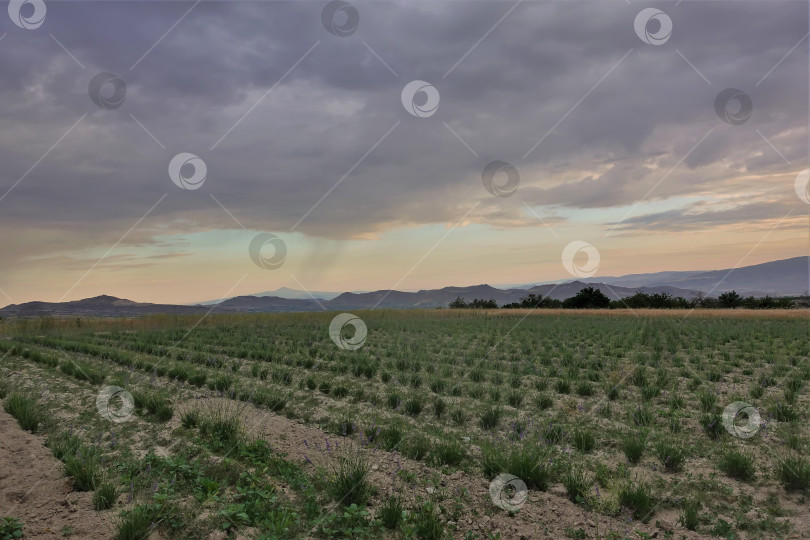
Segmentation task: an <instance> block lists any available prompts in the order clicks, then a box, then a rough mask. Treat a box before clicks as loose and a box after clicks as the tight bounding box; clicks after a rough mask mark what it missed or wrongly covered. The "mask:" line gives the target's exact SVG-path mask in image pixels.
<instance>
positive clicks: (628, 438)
mask: <svg viewBox="0 0 810 540" xmlns="http://www.w3.org/2000/svg"><path fill="white" fill-rule="evenodd" d="M620 444H621V449H622V452H624V455H625V457H626V458H627V461H629V462H630V463H632V464H633V465H636V464H637V463H638V462H639V461H641V457H642V456H643V455H644V449H645V447H646V446H647V434H646V433H641V432H628V433H627V434H625V435H624V436H623V437H622V440H621V443H620Z"/></svg>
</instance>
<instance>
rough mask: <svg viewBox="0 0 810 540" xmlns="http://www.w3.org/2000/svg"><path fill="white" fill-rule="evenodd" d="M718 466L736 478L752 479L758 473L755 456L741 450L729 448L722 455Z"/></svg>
mask: <svg viewBox="0 0 810 540" xmlns="http://www.w3.org/2000/svg"><path fill="white" fill-rule="evenodd" d="M717 466H718V468H719V469H720V470H721V471H723V472H724V473H726V474H727V475H729V476H730V477H732V478H734V479H736V480H742V481H746V482H748V481H751V480H753V479H754V476H755V475H756V469H755V467H754V458H753V457H751V456H750V455H749V454H747V453H744V452H741V451H739V450H734V449H729V450H726V451H725V452H723V453H722V454H721V455H720V461H719V463H718V465H717Z"/></svg>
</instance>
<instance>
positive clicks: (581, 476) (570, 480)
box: [562, 467, 594, 502]
mask: <svg viewBox="0 0 810 540" xmlns="http://www.w3.org/2000/svg"><path fill="white" fill-rule="evenodd" d="M562 483H563V487H565V492H566V493H567V494H568V498H569V499H571V500H572V501H574V502H584V501H585V498H586V496H587V495H588V492H589V491H590V490H591V487H592V486H593V483H594V480H593V477H592V476H591V475H589V474H588V473H587V472H585V471H584V470H582V469H581V468H578V467H571V468H569V469H568V470H567V471H566V472H565V473H564V474H563V477H562Z"/></svg>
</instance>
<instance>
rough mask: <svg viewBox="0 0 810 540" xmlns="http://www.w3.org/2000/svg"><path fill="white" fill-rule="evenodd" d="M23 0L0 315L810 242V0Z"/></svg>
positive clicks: (6, 97)
mask: <svg viewBox="0 0 810 540" xmlns="http://www.w3.org/2000/svg"><path fill="white" fill-rule="evenodd" d="M38 2H39V3H38V4H37V3H33V2H28V3H26V4H22V2H21V0H19V1H17V2H11V4H10V5H9V16H8V17H6V16H5V14H3V13H0V36H2V38H0V72H1V73H2V76H1V77H0V103H2V105H0V116H1V118H0V163H2V166H0V253H2V256H1V257H0V290H2V292H0V304H6V303H20V302H24V301H29V300H49V301H56V300H70V299H77V298H82V297H87V296H94V295H98V294H102V293H105V294H112V295H116V296H121V297H126V298H131V299H134V300H139V301H152V302H194V301H200V300H207V299H211V298H218V297H222V296H226V295H227V296H232V295H236V294H248V293H252V292H258V291H264V290H271V289H275V288H277V287H280V286H288V287H291V288H297V289H303V288H307V289H310V290H374V289H387V288H398V289H407V290H413V289H419V288H434V287H441V286H446V285H468V284H478V283H490V284H507V283H526V282H534V281H549V280H554V279H567V278H570V277H571V275H570V274H569V273H568V272H567V271H566V268H565V266H564V264H563V263H562V261H561V257H562V254H563V251H564V248H565V247H566V246H567V245H569V244H570V243H571V242H574V241H581V242H587V243H588V244H590V245H591V246H593V249H594V250H595V252H598V254H599V264H598V268H597V269H596V271H595V272H596V273H595V275H597V276H599V275H619V274H625V273H636V272H652V271H660V270H692V269H713V268H727V267H731V266H735V265H738V264H742V265H747V264H755V263H759V262H764V261H768V260H774V259H779V258H787V257H793V256H798V255H802V254H807V252H808V208H810V207H809V206H808V205H807V204H806V203H805V202H804V201H803V200H802V198H801V197H800V193H797V191H796V189H795V186H796V182H795V180H796V178H797V175H798V174H799V173H800V172H801V171H803V170H804V169H806V168H807V167H808V148H809V147H808V39H807V32H808V4H807V3H806V2H801V1H800V2H771V1H767V2H766V1H745V2H723V1H697V0H692V1H690V0H686V1H682V2H658V3H656V4H644V3H641V2H639V1H638V0H630V1H629V2H625V1H621V0H620V1H599V2H587V1H578V0H577V1H567V2H546V1H538V0H525V1H522V2H517V3H515V2H502V1H493V2H486V1H460V0H456V1H437V0H430V1H425V2H419V1H414V0H407V1H373V2H361V1H354V0H353V1H352V3H351V4H346V3H327V2H318V1H296V2H279V1H264V2H261V1H229V2H212V1H202V2H197V3H193V2H138V3H129V2H75V1H61V2H57V1H47V0H45V1H44V2H43V1H42V0H38ZM21 4H22V5H21ZM649 8H653V9H649ZM645 10H646V11H645ZM43 15H44V18H43ZM645 22H646V24H645ZM670 25H671V28H670ZM105 73H106V74H108V75H103V74H105ZM99 74H102V75H99ZM412 81H422V82H417V83H414V84H410V83H411V82H412ZM412 88H419V89H421V91H418V92H415V91H409V90H410V89H412ZM726 89H736V90H737V92H730V93H729V92H726V93H723V91H724V90H726ZM124 92H125V93H124ZM728 95H733V97H731V98H723V96H728ZM718 96H720V97H719V98H718ZM437 99H438V105H437V104H436V100H437ZM181 153H186V154H184V155H181V157H180V158H177V159H176V160H175V162H176V163H177V165H176V167H175V169H173V171H170V170H169V169H170V163H172V162H173V158H174V157H175V156H177V155H178V154H181ZM190 154H193V156H196V158H195V157H193V156H190ZM189 160H190V161H189ZM495 161H498V162H501V164H500V166H491V167H490V169H496V170H497V171H498V172H496V173H495V174H494V176H491V178H492V182H490V185H489V186H486V185H485V184H486V181H485V180H483V179H482V172H483V171H485V169H487V166H488V164H490V163H492V162H495ZM184 162H186V164H185V165H184V166H182V167H180V165H182V164H183V163H184ZM203 164H204V165H203ZM195 165H196V166H195ZM178 170H179V172H178ZM203 174H204V175H205V176H204V180H202V175H203ZM172 176H174V178H172ZM484 177H486V175H484ZM488 188H489V189H488ZM804 196H805V197H806V194H805V195H804ZM260 233H271V234H272V235H275V237H277V238H278V239H280V240H279V241H270V242H265V246H264V248H263V249H262V250H261V251H257V248H256V245H257V244H256V243H255V242H254V253H253V254H254V257H251V256H250V249H251V248H250V246H251V241H252V240H253V239H254V238H255V237H256V236H257V235H259V234H260ZM260 238H264V239H267V238H272V237H270V236H267V235H265V236H263V237H260ZM282 243H283V247H284V248H286V249H285V250H282V251H274V249H275V248H278V247H279V246H281V244H282ZM260 244H261V242H259V245H260ZM282 259H283V260H282ZM577 261H578V262H577V264H578V265H580V266H581V265H585V264H587V263H585V262H584V261H582V260H581V259H577ZM257 262H258V263H264V266H268V267H270V268H262V267H261V264H256V263H257ZM591 262H592V261H591Z"/></svg>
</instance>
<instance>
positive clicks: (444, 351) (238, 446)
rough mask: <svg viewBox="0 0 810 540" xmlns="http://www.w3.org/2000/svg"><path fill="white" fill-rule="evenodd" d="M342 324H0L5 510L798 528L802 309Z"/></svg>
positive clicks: (809, 507) (343, 529) (117, 516)
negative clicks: (333, 330) (359, 330)
mask: <svg viewBox="0 0 810 540" xmlns="http://www.w3.org/2000/svg"><path fill="white" fill-rule="evenodd" d="M335 315H336V313H318V314H312V313H308V314H281V315H217V316H210V317H207V318H204V319H203V320H202V321H200V319H199V317H193V318H192V317H168V316H155V317H147V318H142V319H127V320H121V319H108V320H84V319H82V320H79V319H41V320H34V319H32V320H22V321H8V320H7V321H3V322H2V323H0V355H2V361H0V381H2V382H0V400H1V401H2V404H3V410H4V411H5V412H0V428H2V443H0V518H2V517H8V518H14V519H16V520H19V522H21V523H22V524H23V525H24V528H23V531H24V532H25V534H26V537H30V538H40V537H42V538H46V537H52V538H61V537H65V536H67V537H69V536H75V537H76V538H120V539H127V538H146V537H150V538H226V537H233V538H380V537H384V538H427V539H438V538H464V539H473V538H479V539H489V538H504V539H505V538H566V537H568V538H647V537H658V538H698V537H712V536H714V537H721V538H785V537H793V538H810V503H808V500H807V496H808V491H809V490H810V458H809V457H808V442H810V441H809V440H808V439H809V438H810V429H809V428H808V419H810V415H808V413H809V412H810V410H809V409H810V407H809V406H808V402H809V401H810V400H808V388H810V383H809V382H808V381H809V380H810V318H809V317H808V316H809V315H810V312H807V311H772V312H761V311H760V312H749V311H720V312H707V311H705V310H696V311H694V312H691V313H689V312H684V311H666V312H655V311H639V310H637V311H612V312H605V311H598V312H577V313H573V312H571V311H562V310H561V311H554V310H538V311H536V312H530V311H520V310H514V311H509V312H504V311H503V310H500V311H468V310H459V311H455V310H453V311H449V310H435V311H373V312H356V313H355V315H356V316H357V317H359V319H360V320H361V321H362V323H363V324H364V326H365V327H366V328H367V335H366V337H365V341H363V342H358V341H357V340H353V338H352V334H353V331H354V330H353V328H354V327H353V326H352V325H351V324H347V325H345V326H344V328H343V333H342V334H341V335H342V337H343V340H341V339H339V337H340V336H337V335H335V336H333V337H334V338H335V339H334V340H333V339H330V332H329V328H330V323H331V322H332V320H333V318H334V317H335ZM355 322H356V321H355ZM358 335H359V334H358ZM347 343H348V344H349V346H348V347H347V345H346V344H347ZM351 344H355V345H351ZM355 347H357V348H356V350H350V349H352V348H355ZM109 387H118V388H119V389H123V390H115V389H113V390H106V389H108V388H109ZM110 396H112V397H110ZM130 396H131V402H130V401H129V400H130ZM128 405H131V406H132V407H133V408H134V409H133V410H132V412H131V413H130V412H129V410H128V408H127V406H128ZM724 411H725V413H726V414H725V416H724V414H723V413H724ZM12 417H13V418H16V420H17V422H14V420H13V419H12ZM503 475H511V476H503ZM514 477H516V478H514ZM504 482H506V485H504ZM524 485H525V486H526V490H527V491H524V490H523V486H524ZM18 529H19V523H18V522H16V521H13V520H12V519H8V520H6V521H4V522H0V538H7V537H8V538H13V536H3V535H4V534H9V535H11V534H13V531H14V530H18Z"/></svg>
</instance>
